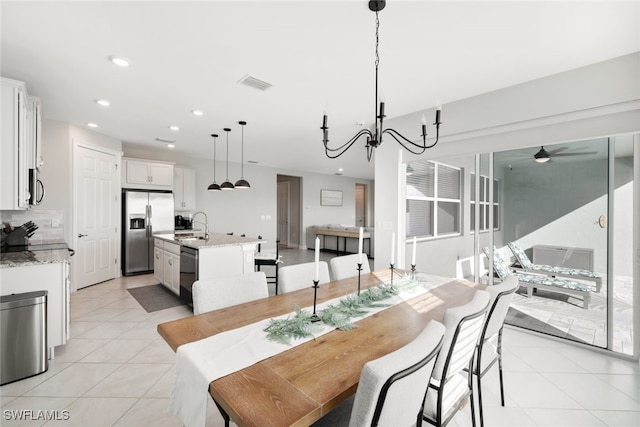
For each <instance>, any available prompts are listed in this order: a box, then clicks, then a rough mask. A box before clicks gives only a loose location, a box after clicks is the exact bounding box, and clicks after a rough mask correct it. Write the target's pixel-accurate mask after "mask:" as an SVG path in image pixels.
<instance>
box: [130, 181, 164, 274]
mask: <svg viewBox="0 0 640 427" xmlns="http://www.w3.org/2000/svg"><path fill="white" fill-rule="evenodd" d="M122 203H123V206H122V234H123V235H122V259H123V260H124V262H123V264H122V274H124V275H125V276H130V275H133V274H141V273H147V272H150V271H153V235H154V234H163V233H170V234H173V227H174V217H173V193H172V192H170V191H146V190H122Z"/></svg>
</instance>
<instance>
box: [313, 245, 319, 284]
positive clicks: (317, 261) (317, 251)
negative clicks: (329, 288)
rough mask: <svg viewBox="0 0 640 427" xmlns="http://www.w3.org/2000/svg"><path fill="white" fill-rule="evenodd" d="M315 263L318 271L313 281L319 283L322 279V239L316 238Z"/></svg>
mask: <svg viewBox="0 0 640 427" xmlns="http://www.w3.org/2000/svg"><path fill="white" fill-rule="evenodd" d="M315 263H316V270H315V274H314V276H313V280H314V281H315V282H317V281H318V280H320V279H319V277H320V238H319V237H316V253H315Z"/></svg>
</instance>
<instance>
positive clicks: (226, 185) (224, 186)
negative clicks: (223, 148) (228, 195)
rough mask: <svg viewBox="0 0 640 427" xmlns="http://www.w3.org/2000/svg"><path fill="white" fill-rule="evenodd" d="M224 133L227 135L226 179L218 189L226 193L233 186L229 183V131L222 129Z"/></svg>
mask: <svg viewBox="0 0 640 427" xmlns="http://www.w3.org/2000/svg"><path fill="white" fill-rule="evenodd" d="M224 131H225V132H226V133H227V178H226V179H225V180H224V182H223V183H222V184H220V189H221V190H223V191H228V190H233V189H234V186H233V184H232V183H231V181H229V132H231V129H229V128H224Z"/></svg>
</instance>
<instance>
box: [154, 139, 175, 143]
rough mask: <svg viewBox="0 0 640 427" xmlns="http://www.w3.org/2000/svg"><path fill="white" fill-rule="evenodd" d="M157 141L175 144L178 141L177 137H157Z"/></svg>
mask: <svg viewBox="0 0 640 427" xmlns="http://www.w3.org/2000/svg"><path fill="white" fill-rule="evenodd" d="M156 141H158V142H162V143H165V144H175V143H176V140H175V139H164V138H156Z"/></svg>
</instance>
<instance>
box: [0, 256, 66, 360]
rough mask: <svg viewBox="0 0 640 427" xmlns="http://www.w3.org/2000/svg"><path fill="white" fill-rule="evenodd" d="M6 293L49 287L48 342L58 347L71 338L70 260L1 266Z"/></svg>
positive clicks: (52, 347) (52, 353) (51, 347)
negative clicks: (68, 261)
mask: <svg viewBox="0 0 640 427" xmlns="http://www.w3.org/2000/svg"><path fill="white" fill-rule="evenodd" d="M0 282H2V294H3V295H9V294H13V293H16V294H19V293H24V292H34V291H47V345H48V347H49V357H50V358H53V356H54V347H57V346H59V345H63V344H66V343H67V340H68V339H69V288H70V286H69V264H68V263H67V262H55V263H48V264H47V263H45V264H38V265H25V266H18V267H7V268H0Z"/></svg>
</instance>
